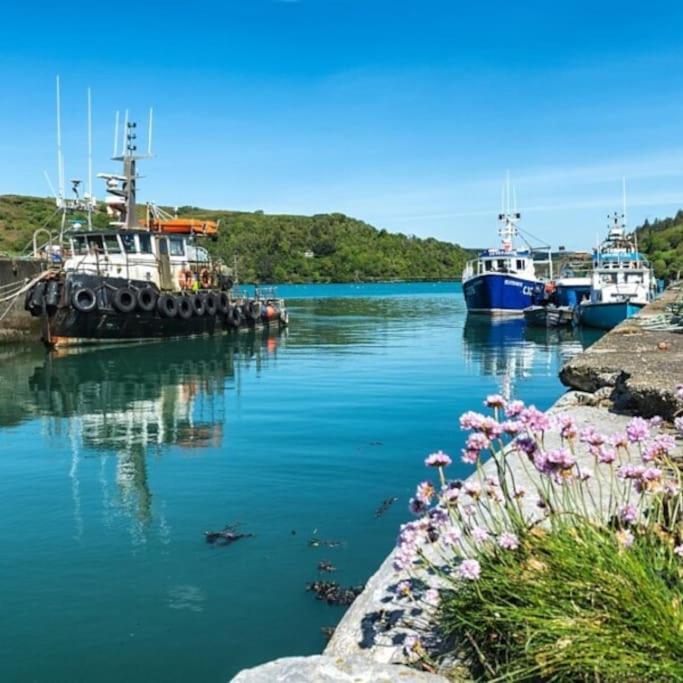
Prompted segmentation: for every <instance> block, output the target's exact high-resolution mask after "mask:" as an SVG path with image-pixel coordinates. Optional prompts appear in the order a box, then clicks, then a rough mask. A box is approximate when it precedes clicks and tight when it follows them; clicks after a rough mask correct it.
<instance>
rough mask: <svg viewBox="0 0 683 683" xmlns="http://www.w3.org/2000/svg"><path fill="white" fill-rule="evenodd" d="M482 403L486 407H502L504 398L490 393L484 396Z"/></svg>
mask: <svg viewBox="0 0 683 683" xmlns="http://www.w3.org/2000/svg"><path fill="white" fill-rule="evenodd" d="M484 405H485V406H487V407H488V408H504V407H505V399H504V398H503V397H502V396H501V395H500V394H491V395H490V396H487V397H486V400H485V401H484Z"/></svg>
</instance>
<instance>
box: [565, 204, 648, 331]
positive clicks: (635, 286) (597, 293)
mask: <svg viewBox="0 0 683 683" xmlns="http://www.w3.org/2000/svg"><path fill="white" fill-rule="evenodd" d="M623 218H624V214H621V216H620V215H619V214H617V213H616V212H615V213H614V216H613V218H612V224H611V226H610V228H609V232H608V234H607V239H606V240H605V241H604V242H602V244H601V245H600V246H599V247H598V248H597V249H596V250H595V252H594V255H593V272H592V275H591V291H590V298H589V299H588V300H585V301H582V302H581V303H580V304H579V307H578V311H579V313H578V317H579V322H580V323H581V324H582V325H585V326H587V327H595V328H598V329H601V330H611V329H612V328H613V327H615V326H616V325H618V324H619V323H620V322H621V321H622V320H626V318H630V317H632V316H633V315H635V314H636V313H638V311H640V309H641V308H643V306H645V305H646V304H647V303H649V302H650V301H652V299H653V298H654V296H655V293H656V281H655V278H654V274H653V272H652V268H651V267H650V264H649V262H648V260H647V259H646V258H645V257H644V256H643V255H642V254H641V253H640V252H639V251H638V244H637V241H636V238H635V237H633V238H632V237H629V236H627V235H626V225H625V223H624V222H622V220H623Z"/></svg>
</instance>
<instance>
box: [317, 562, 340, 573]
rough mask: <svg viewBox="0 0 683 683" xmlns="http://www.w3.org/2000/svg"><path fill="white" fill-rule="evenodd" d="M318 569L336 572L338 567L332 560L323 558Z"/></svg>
mask: <svg viewBox="0 0 683 683" xmlns="http://www.w3.org/2000/svg"><path fill="white" fill-rule="evenodd" d="M318 571H319V572H336V571H337V568H336V567H335V566H334V565H333V564H332V563H331V562H328V561H327V560H322V561H321V562H318Z"/></svg>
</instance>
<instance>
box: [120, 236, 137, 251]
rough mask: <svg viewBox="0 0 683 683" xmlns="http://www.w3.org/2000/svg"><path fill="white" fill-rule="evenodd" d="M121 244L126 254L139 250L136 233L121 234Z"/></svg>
mask: <svg viewBox="0 0 683 683" xmlns="http://www.w3.org/2000/svg"><path fill="white" fill-rule="evenodd" d="M121 244H123V250H124V251H125V252H126V254H134V253H135V252H136V251H137V249H136V248H135V235H130V234H126V235H121Z"/></svg>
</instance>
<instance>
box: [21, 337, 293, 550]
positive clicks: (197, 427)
mask: <svg viewBox="0 0 683 683" xmlns="http://www.w3.org/2000/svg"><path fill="white" fill-rule="evenodd" d="M284 334H286V330H282V331H278V330H271V331H270V332H269V331H267V330H263V331H251V332H248V333H246V334H242V335H240V336H239V337H236V338H230V337H225V336H222V335H221V336H219V337H210V338H199V339H192V340H187V339H185V340H179V341H168V342H164V343H163V344H143V345H136V346H127V347H125V348H123V347H118V346H115V347H109V348H98V349H96V350H82V351H68V352H65V353H64V354H63V355H55V354H53V355H49V356H46V357H44V359H43V361H42V363H40V364H38V365H36V366H35V368H34V370H33V372H32V374H30V375H29V380H28V389H29V392H28V393H29V396H28V397H27V398H30V401H31V403H32V404H33V405H32V408H33V410H32V411H30V412H32V413H33V414H34V415H36V414H37V415H40V416H43V420H44V422H43V425H44V431H45V432H46V436H47V437H48V438H50V437H56V438H58V437H63V435H64V434H65V433H66V434H67V436H68V439H69V443H70V447H71V454H72V464H71V470H70V476H71V479H72V497H73V501H74V509H75V517H76V526H77V528H78V527H80V526H82V522H81V521H80V519H79V517H80V515H79V509H80V500H79V495H80V494H79V488H80V486H79V482H78V466H79V462H80V460H81V450H84V451H87V452H88V456H89V457H93V453H100V454H102V455H103V456H106V455H108V454H113V455H115V457H116V468H115V483H116V488H117V489H118V496H116V497H114V496H112V494H111V492H110V488H111V486H110V483H109V482H108V481H107V480H106V479H107V469H108V468H107V466H106V464H105V461H106V460H107V458H106V457H103V458H102V472H101V478H100V479H101V484H102V491H103V497H104V503H105V507H107V508H109V509H110V510H111V509H116V510H123V512H124V513H125V514H127V515H128V516H129V517H130V519H131V521H132V522H133V527H132V528H131V532H132V536H133V539H134V540H138V541H144V535H145V530H146V526H147V525H148V523H149V522H150V521H151V518H152V513H151V504H152V492H151V490H150V487H149V479H148V474H147V460H146V458H147V457H148V456H150V455H161V454H162V452H163V449H164V448H165V447H167V446H175V447H180V448H182V449H186V450H187V451H191V452H193V453H196V452H199V451H201V449H204V448H217V447H220V446H221V445H223V438H224V430H225V422H226V418H227V416H226V409H225V403H226V400H227V396H228V395H229V394H228V392H226V387H227V388H228V389H230V388H232V389H234V391H236V392H239V391H240V373H241V371H242V370H244V368H245V366H249V365H251V364H254V365H255V366H256V369H257V372H258V371H259V370H260V369H261V368H262V367H263V366H264V365H265V364H267V363H268V362H272V360H269V359H272V358H273V357H274V356H275V355H276V353H277V348H278V344H279V343H280V342H281V341H282V338H283V335H284ZM230 385H232V387H231V386H230ZM24 400H25V401H26V398H25V399H24ZM157 511H158V513H159V516H160V518H159V524H160V527H159V528H160V531H161V532H162V533H163V529H164V526H165V520H164V519H163V509H161V510H159V508H157Z"/></svg>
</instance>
